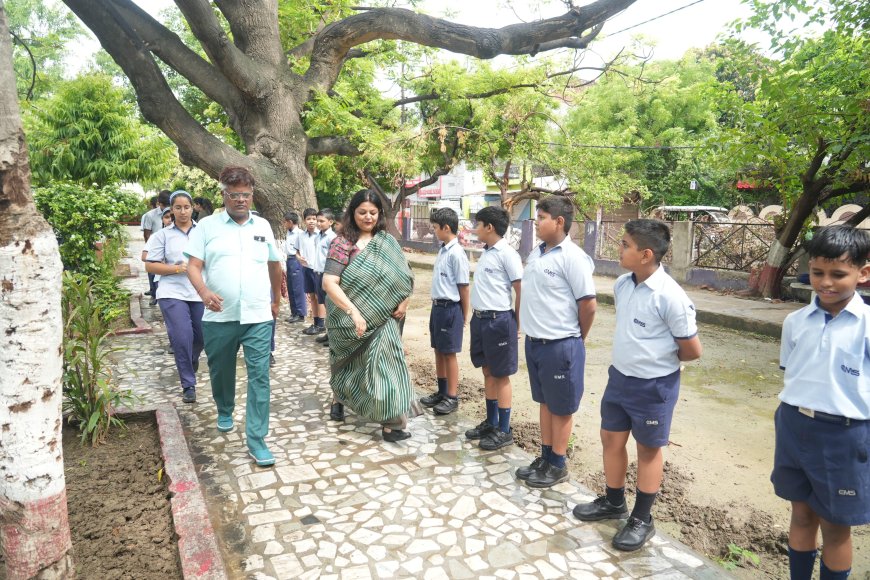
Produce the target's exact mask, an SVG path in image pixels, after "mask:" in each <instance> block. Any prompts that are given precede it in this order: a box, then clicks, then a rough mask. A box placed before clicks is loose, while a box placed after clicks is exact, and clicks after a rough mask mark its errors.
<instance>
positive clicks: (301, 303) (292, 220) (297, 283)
mask: <svg viewBox="0 0 870 580" xmlns="http://www.w3.org/2000/svg"><path fill="white" fill-rule="evenodd" d="M284 228H285V229H286V230H287V237H286V238H285V239H284V255H285V256H287V294H289V298H290V318H288V319H287V322H290V323H295V322H302V321H304V320H305V317H306V316H307V315H308V308H307V304H306V302H305V285H304V284H303V280H302V277H303V274H302V266H301V265H300V264H299V260H298V259H297V255H298V254H299V246H300V243H301V236H302V231H301V230H300V229H299V214H298V213H296V212H295V211H288V212H287V213H285V214H284Z"/></svg>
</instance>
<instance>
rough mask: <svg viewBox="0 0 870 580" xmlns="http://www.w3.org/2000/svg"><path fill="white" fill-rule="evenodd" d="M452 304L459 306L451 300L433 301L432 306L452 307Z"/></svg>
mask: <svg viewBox="0 0 870 580" xmlns="http://www.w3.org/2000/svg"><path fill="white" fill-rule="evenodd" d="M454 304H459V302H454V301H453V300H433V301H432V305H433V306H453V305H454Z"/></svg>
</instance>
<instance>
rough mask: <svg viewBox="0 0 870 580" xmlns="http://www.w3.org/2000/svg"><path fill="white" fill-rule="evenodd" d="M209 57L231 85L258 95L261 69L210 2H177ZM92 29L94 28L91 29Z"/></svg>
mask: <svg viewBox="0 0 870 580" xmlns="http://www.w3.org/2000/svg"><path fill="white" fill-rule="evenodd" d="M175 4H176V5H177V6H178V9H179V10H181V13H182V14H184V18H185V19H186V20H187V23H188V24H189V25H190V30H191V32H193V35H194V36H196V38H197V40H199V42H200V44H201V45H202V48H203V50H205V53H206V55H208V58H209V59H210V60H211V61H212V62H213V63H214V64H215V65H216V66H217V67H218V68H219V69H220V70H221V72H222V73H223V74H224V76H226V77H227V78H228V79H229V80H230V82H231V83H233V84H234V85H235V86H236V87H238V88H239V90H241V91H243V92H245V93H246V94H249V95H256V94H257V91H258V84H259V83H258V79H259V78H260V76H261V75H260V74H259V72H260V70H259V69H260V66H259V65H258V64H257V62H256V61H255V60H254V59H252V58H250V57H249V56H247V55H246V54H245V53H244V52H242V51H241V50H240V49H239V48H238V47H236V46H235V45H234V44H233V43H232V41H231V40H230V38H229V37H228V36H227V33H226V32H225V31H224V29H223V28H222V27H221V25H220V22H219V21H218V19H217V16H215V14H214V12H213V11H212V7H211V4H210V3H209V2H208V1H207V0H175ZM92 30H93V29H92Z"/></svg>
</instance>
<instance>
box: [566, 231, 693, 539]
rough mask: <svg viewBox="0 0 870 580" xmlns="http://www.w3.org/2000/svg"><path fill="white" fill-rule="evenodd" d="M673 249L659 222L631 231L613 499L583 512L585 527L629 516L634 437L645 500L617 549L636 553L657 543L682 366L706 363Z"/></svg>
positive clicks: (620, 305)
mask: <svg viewBox="0 0 870 580" xmlns="http://www.w3.org/2000/svg"><path fill="white" fill-rule="evenodd" d="M670 243H671V232H670V230H669V229H668V226H667V225H666V224H665V223H663V222H660V221H657V220H647V219H641V220H633V221H630V222H628V223H627V224H625V235H623V236H622V241H621V242H620V246H619V265H620V266H622V267H623V268H625V269H626V270H630V273H628V274H623V275H622V276H620V277H619V278H617V280H616V283H615V284H614V286H613V297H614V303H615V306H616V332H615V333H614V336H613V364H612V365H611V367H610V369H609V370H608V375H609V378H608V381H607V387H606V388H605V390H604V396H603V397H602V398H601V443H602V445H603V447H604V454H603V455H604V478H605V481H606V488H605V490H606V494H605V495H603V496H601V497H599V498H598V499H596V500H595V501H593V502H590V503H584V504H578V505H577V506H576V507H575V508H574V516H575V517H577V518H579V519H581V520H583V521H598V520H606V519H620V518H622V517H624V516H625V515H626V514H627V513H628V509H627V508H626V504H625V478H626V471H627V470H628V453H627V451H626V445H627V444H628V436H629V434H631V435H633V436H634V439H635V441H636V443H637V496H636V501H635V504H634V509H633V510H632V512H631V515H630V516H629V518H628V521H627V522H626V524H625V526H623V527H622V529H620V531H619V532H618V533H617V534H616V535H615V536H614V538H613V542H612V544H613V547H614V548H616V549H618V550H625V551H633V550H637V549H639V548H640V547H641V546H643V545H644V544H645V543H646V541H647V540H649V539H650V538H651V537H653V536H654V535H655V526H654V525H653V521H652V514H651V510H652V505H653V502H654V501H655V498H656V494H658V490H659V487H660V486H661V483H662V475H663V472H662V465H663V454H662V448H663V447H666V446H667V444H668V437H669V436H670V428H671V419H672V417H673V414H674V407H675V406H676V404H677V398H678V395H679V392H680V363H681V361H689V360H695V359H697V358H699V357H700V356H701V341H700V339H699V338H698V327H697V325H696V324H695V306H694V305H693V304H692V301H691V300H689V297H688V296H686V293H685V292H684V291H683V289H682V288H681V287H680V285H679V284H677V283H676V282H675V281H674V279H673V278H671V277H670V276H668V274H667V273H666V272H665V269H664V268H663V267H662V265H661V259H662V257H663V256H664V255H665V254H666V253H667V251H668V246H670Z"/></svg>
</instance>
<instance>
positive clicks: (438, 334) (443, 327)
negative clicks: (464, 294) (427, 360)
mask: <svg viewBox="0 0 870 580" xmlns="http://www.w3.org/2000/svg"><path fill="white" fill-rule="evenodd" d="M464 326H465V322H464V321H463V320H462V307H461V306H460V305H459V302H449V301H443V300H438V301H433V302H432V312H431V313H430V314H429V336H430V344H431V345H432V348H434V349H435V350H437V351H438V352H440V353H444V354H451V353H456V352H460V351H461V350H462V329H463V327H464Z"/></svg>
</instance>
